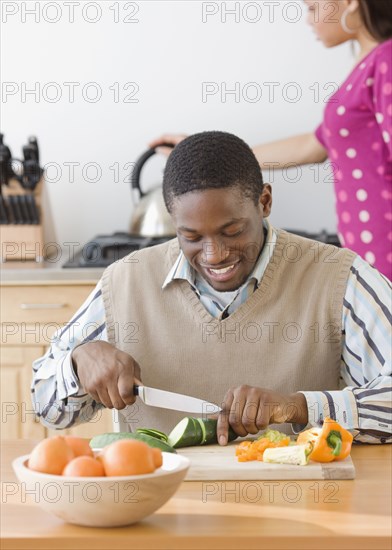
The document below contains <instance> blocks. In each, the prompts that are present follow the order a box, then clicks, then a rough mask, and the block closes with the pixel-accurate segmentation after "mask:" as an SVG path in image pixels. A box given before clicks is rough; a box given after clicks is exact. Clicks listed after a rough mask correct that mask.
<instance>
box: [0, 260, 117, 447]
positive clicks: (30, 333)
mask: <svg viewBox="0 0 392 550" xmlns="http://www.w3.org/2000/svg"><path fill="white" fill-rule="evenodd" d="M77 271H79V272H80V271H86V270H77ZM42 272H43V273H42ZM12 274H13V276H12V277H10V276H9V275H10V273H9V272H7V271H4V272H2V282H1V285H0V304H1V305H0V307H1V310H0V321H1V324H0V330H1V332H0V333H1V355H0V383H1V426H0V428H1V429H0V436H1V439H6V438H8V439H9V438H33V439H41V438H43V437H46V436H48V435H53V434H57V435H58V434H59V433H61V434H66V433H67V434H72V435H79V436H81V437H92V436H93V435H96V434H99V433H102V432H107V431H113V426H112V415H111V411H109V410H101V411H98V413H97V416H96V418H95V419H93V421H91V422H89V423H86V424H82V425H80V426H76V427H75V428H72V429H69V430H62V431H61V432H59V431H58V430H49V429H47V428H45V427H44V426H43V425H42V424H41V423H40V422H39V420H38V418H37V417H36V415H35V411H34V410H33V405H32V403H31V397H30V383H31V377H32V362H33V361H34V360H35V359H37V358H38V357H40V356H41V355H43V354H44V353H45V351H46V349H47V348H48V347H49V345H50V338H51V337H52V335H53V333H54V332H55V330H56V329H57V328H59V327H60V326H62V325H64V324H65V323H66V322H67V321H69V319H70V318H71V317H72V315H73V314H74V313H75V311H76V310H77V309H78V308H79V307H80V305H81V304H82V303H83V302H84V300H85V299H86V298H87V296H88V295H89V293H90V292H91V291H92V290H93V288H94V286H95V284H96V282H97V280H98V278H99V276H97V277H91V276H89V274H86V273H80V274H78V276H77V278H75V274H73V275H74V276H73V278H71V277H70V272H69V271H67V270H64V271H61V270H56V271H51V270H47V272H45V270H44V269H41V270H39V271H33V273H32V275H31V279H30V280H29V276H28V274H27V273H26V272H21V276H20V277H19V276H18V273H17V270H13V271H12ZM4 275H6V276H5V277H4ZM7 275H8V276H7ZM55 275H56V276H55ZM82 275H83V277H82ZM78 277H80V278H78ZM83 279H84V280H83Z"/></svg>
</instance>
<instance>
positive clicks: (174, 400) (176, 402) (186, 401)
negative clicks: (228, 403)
mask: <svg viewBox="0 0 392 550" xmlns="http://www.w3.org/2000/svg"><path fill="white" fill-rule="evenodd" d="M133 393H134V395H138V396H139V397H140V399H141V400H142V401H143V403H145V404H146V405H149V406H150V407H160V408H162V409H171V410H173V411H183V412H188V413H195V414H204V415H206V414H217V413H218V412H219V411H221V410H222V409H221V407H218V405H215V403H209V402H208V401H204V400H203V399H197V398H196V397H191V396H189V395H182V394H180V393H173V392H170V391H164V390H158V389H156V388H149V387H147V386H136V385H135V386H134V388H133Z"/></svg>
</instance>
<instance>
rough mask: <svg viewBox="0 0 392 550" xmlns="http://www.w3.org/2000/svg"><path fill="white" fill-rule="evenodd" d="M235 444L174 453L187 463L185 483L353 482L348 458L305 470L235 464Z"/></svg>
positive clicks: (277, 466)
mask: <svg viewBox="0 0 392 550" xmlns="http://www.w3.org/2000/svg"><path fill="white" fill-rule="evenodd" d="M235 447H236V445H235V443H232V444H229V445H227V446H226V447H221V446H220V445H207V446H205V447H187V448H184V449H178V451H177V452H178V453H179V454H182V455H184V456H186V457H187V458H189V459H190V461H191V466H190V468H189V470H188V475H187V477H186V479H185V481H222V480H237V481H245V480H256V479H268V480H269V479H298V480H301V479H354V478H355V467H354V464H353V461H352V460H351V457H350V456H349V457H347V458H346V459H345V460H342V461H335V462H329V463H325V464H321V463H320V462H312V461H310V462H309V464H307V465H306V466H292V465H290V464H268V463H267V462H259V461H252V462H238V459H237V457H236V456H235Z"/></svg>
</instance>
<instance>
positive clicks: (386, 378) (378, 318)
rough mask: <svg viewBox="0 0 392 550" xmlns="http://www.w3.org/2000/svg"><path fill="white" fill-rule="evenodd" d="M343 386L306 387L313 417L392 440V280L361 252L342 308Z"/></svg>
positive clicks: (362, 435) (360, 435) (359, 435)
mask: <svg viewBox="0 0 392 550" xmlns="http://www.w3.org/2000/svg"><path fill="white" fill-rule="evenodd" d="M342 330H343V335H344V338H343V347H342V356H341V377H342V383H343V385H344V386H346V387H344V389H342V390H341V391H325V392H302V393H304V395H305V397H306V400H307V404H308V411H309V422H310V424H312V425H314V426H315V425H317V424H319V423H320V420H321V419H322V418H324V417H325V416H330V417H332V418H335V419H336V420H337V421H338V422H339V423H340V424H341V425H342V426H344V427H345V428H346V429H349V430H352V431H353V433H354V438H355V440H356V441H359V442H363V443H386V442H392V433H391V432H392V384H391V381H392V378H391V375H392V368H391V341H392V334H391V284H390V282H389V281H388V280H387V279H386V278H385V277H384V276H383V275H381V274H380V273H379V272H378V271H377V270H375V269H373V268H372V267H371V266H369V265H368V264H367V263H366V262H365V261H363V260H362V259H361V258H360V257H359V256H357V258H356V259H355V261H354V263H353V265H352V267H351V272H350V275H349V279H348V283H347V289H346V293H345V297H344V302H343V313H342Z"/></svg>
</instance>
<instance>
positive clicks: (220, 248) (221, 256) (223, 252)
mask: <svg viewBox="0 0 392 550" xmlns="http://www.w3.org/2000/svg"><path fill="white" fill-rule="evenodd" d="M229 254H230V251H229V250H228V249H227V248H226V246H225V243H224V242H221V241H208V242H207V241H206V242H204V243H203V252H202V255H203V263H205V264H208V265H219V264H221V263H223V262H224V261H225V260H226V258H227V257H228V256H229Z"/></svg>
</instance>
